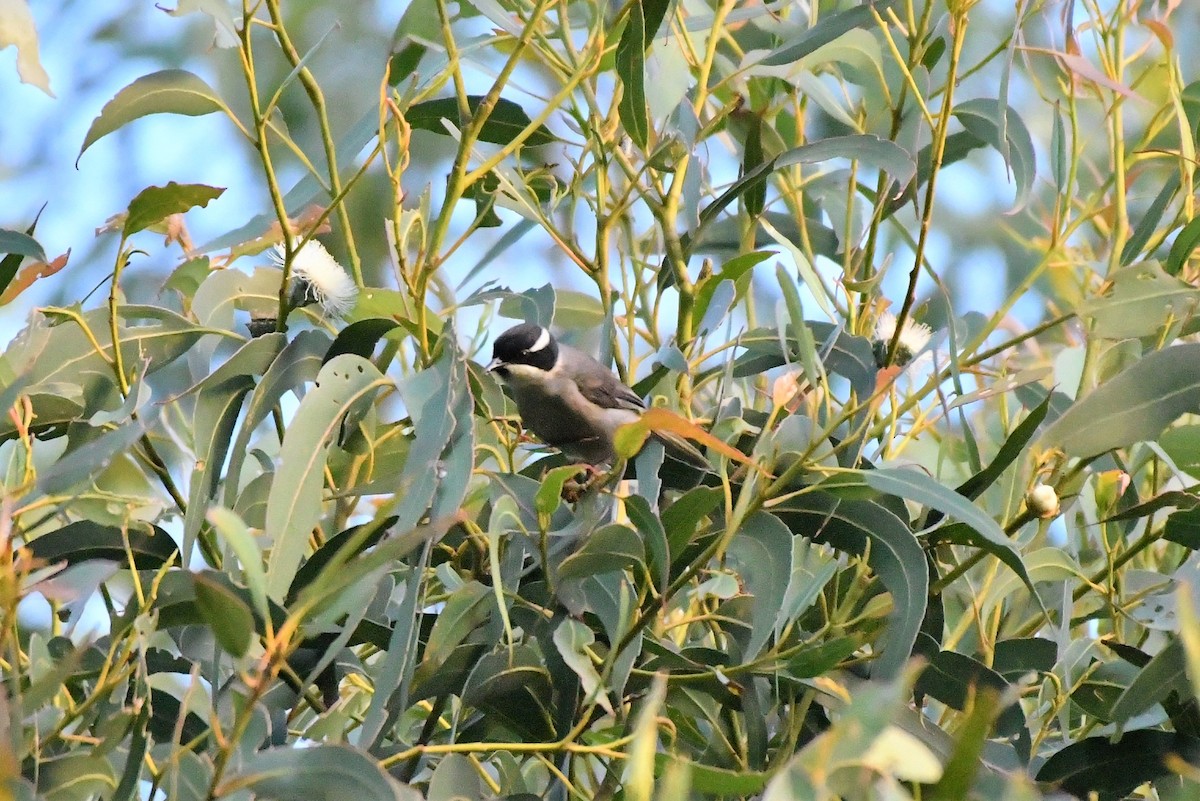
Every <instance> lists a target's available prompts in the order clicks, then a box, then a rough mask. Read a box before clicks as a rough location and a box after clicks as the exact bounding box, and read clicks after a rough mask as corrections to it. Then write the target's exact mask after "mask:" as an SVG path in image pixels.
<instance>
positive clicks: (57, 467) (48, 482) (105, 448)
mask: <svg viewBox="0 0 1200 801" xmlns="http://www.w3.org/2000/svg"><path fill="white" fill-rule="evenodd" d="M156 417H157V415H155V414H153V411H152V410H151V411H150V412H148V413H147V414H146V415H145V416H144V417H142V418H141V419H139V420H138V421H137V422H127V424H126V425H122V426H119V427H117V428H114V429H112V430H110V431H106V432H105V433H103V434H101V435H100V436H98V437H96V438H95V439H93V440H92V441H90V442H87V443H86V444H85V445H82V446H80V447H78V448H74V449H71V450H68V451H67V452H66V453H65V454H63V456H62V457H61V458H60V459H59V460H58V461H57V462H55V463H54V464H53V465H51V466H50V467H49V468H47V469H45V470H42V471H41V473H40V475H38V482H37V487H38V490H39V491H40V492H43V493H45V494H47V495H57V494H59V493H64V492H68V491H69V490H71V489H72V488H73V487H77V486H79V485H80V484H82V483H83V482H84V481H87V480H88V479H95V478H96V477H97V476H98V475H100V474H101V473H103V472H104V471H105V470H106V469H108V467H109V466H110V465H111V464H112V463H113V461H114V460H115V459H117V458H120V457H121V456H123V455H124V454H126V453H127V452H128V451H129V449H130V448H131V447H132V446H133V444H134V443H135V442H137V441H138V440H139V439H141V438H142V436H143V435H144V434H145V433H146V431H147V429H148V427H149V425H150V423H151V422H152V421H153V420H154V418H156Z"/></svg>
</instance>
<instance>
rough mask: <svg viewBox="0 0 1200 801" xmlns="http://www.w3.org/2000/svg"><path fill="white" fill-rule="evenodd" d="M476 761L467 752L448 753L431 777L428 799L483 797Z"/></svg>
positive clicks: (438, 800) (445, 799)
mask: <svg viewBox="0 0 1200 801" xmlns="http://www.w3.org/2000/svg"><path fill="white" fill-rule="evenodd" d="M483 797H484V794H483V787H482V784H481V782H480V781H479V772H478V771H477V770H475V763H474V762H472V761H471V758H470V757H468V756H466V755H465V754H446V756H445V757H443V758H442V761H441V762H439V763H438V765H437V767H436V768H434V769H433V775H432V776H430V777H429V792H428V793H427V794H426V798H427V799H428V801H456V799H464V798H466V799H474V798H483Z"/></svg>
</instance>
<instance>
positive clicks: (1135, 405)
mask: <svg viewBox="0 0 1200 801" xmlns="http://www.w3.org/2000/svg"><path fill="white" fill-rule="evenodd" d="M1197 408H1200V344H1197V343H1185V344H1181V345H1176V346H1174V347H1170V348H1165V349H1163V350H1160V351H1156V352H1155V353H1151V354H1150V355H1148V356H1146V357H1144V358H1142V359H1140V360H1139V361H1137V362H1136V363H1135V364H1134V365H1133V366H1132V367H1129V368H1128V369H1126V370H1123V371H1122V372H1120V373H1118V374H1117V375H1116V376H1114V377H1113V378H1112V379H1110V380H1109V381H1108V382H1107V383H1104V384H1101V385H1100V386H1099V387H1097V388H1096V389H1094V390H1093V391H1092V392H1091V393H1090V394H1088V395H1087V396H1085V397H1084V398H1082V399H1081V400H1078V401H1076V402H1075V404H1074V405H1072V406H1071V407H1070V408H1069V409H1067V411H1066V412H1065V413H1064V414H1063V415H1062V417H1060V418H1059V419H1058V420H1056V421H1055V422H1054V424H1053V425H1051V426H1050V427H1049V428H1048V429H1046V431H1045V432H1043V434H1042V437H1041V440H1040V441H1041V443H1042V445H1043V446H1046V447H1058V448H1062V449H1063V450H1064V451H1066V452H1067V453H1068V454H1070V455H1072V456H1079V457H1087V456H1095V455H1097V454H1101V453H1104V452H1105V451H1108V450H1112V449H1113V448H1122V447H1125V446H1126V445H1131V444H1133V443H1135V442H1140V441H1142V440H1150V439H1154V438H1156V437H1157V436H1158V435H1159V434H1161V433H1162V431H1163V429H1164V428H1166V427H1167V426H1168V425H1170V423H1171V422H1172V421H1174V420H1175V419H1176V418H1178V417H1179V416H1180V415H1182V414H1185V413H1187V412H1193V411H1195V410H1196V409H1197Z"/></svg>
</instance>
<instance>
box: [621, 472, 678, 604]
mask: <svg viewBox="0 0 1200 801" xmlns="http://www.w3.org/2000/svg"><path fill="white" fill-rule="evenodd" d="M625 513H626V514H628V515H629V521H630V522H631V523H633V524H634V525H635V526H637V530H638V533H639V534H641V535H642V542H644V543H645V545H646V556H647V567H649V568H650V575H651V577H652V578H653V580H654V582H655V584H656V585H657V587H658V589H659V591H660V592H665V591H666V588H667V582H668V580H669V579H670V574H671V555H670V546H669V545H668V544H667V531H666V528H665V527H664V526H663V522H662V519H661V518H660V517H659V516H658V515H657V514H656V513H655V511H654V510H653V509H651V508H650V502H649V501H647V500H646V499H645V498H643V497H642V496H640V495H633V496H631V497H629V498H626V499H625Z"/></svg>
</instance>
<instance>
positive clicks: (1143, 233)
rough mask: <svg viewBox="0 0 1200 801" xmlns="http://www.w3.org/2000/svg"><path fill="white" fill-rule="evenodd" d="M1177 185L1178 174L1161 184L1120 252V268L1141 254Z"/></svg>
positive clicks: (1172, 198)
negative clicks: (1160, 187)
mask: <svg viewBox="0 0 1200 801" xmlns="http://www.w3.org/2000/svg"><path fill="white" fill-rule="evenodd" d="M1179 184H1180V177H1179V173H1172V174H1171V176H1170V177H1169V178H1167V180H1166V181H1165V182H1164V183H1163V187H1162V189H1160V190H1158V194H1157V195H1156V196H1155V197H1154V202H1153V203H1151V204H1150V208H1148V209H1146V213H1145V215H1143V216H1142V219H1141V220H1140V221H1139V222H1138V224H1137V227H1136V228H1134V229H1133V233H1132V234H1130V236H1129V240H1128V241H1127V242H1126V243H1125V247H1124V248H1123V249H1122V250H1121V266H1122V267H1126V266H1128V265H1130V264H1132V263H1133V260H1134V259H1136V258H1137V257H1138V256H1139V255H1140V254H1141V252H1142V248H1144V247H1145V246H1146V243H1147V242H1149V241H1150V237H1152V236H1153V235H1154V233H1155V232H1156V231H1157V230H1158V224H1159V222H1161V221H1162V216H1163V212H1164V211H1166V209H1167V205H1168V204H1169V203H1170V202H1171V201H1172V200H1174V199H1175V195H1176V194H1178V192H1179ZM1168 272H1169V271H1168ZM1177 272H1178V270H1176V272H1175V273H1171V274H1172V275H1175V274H1176V273H1177Z"/></svg>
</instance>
